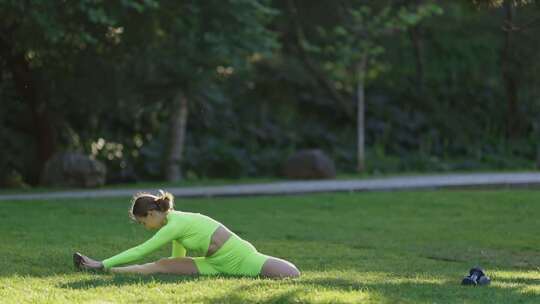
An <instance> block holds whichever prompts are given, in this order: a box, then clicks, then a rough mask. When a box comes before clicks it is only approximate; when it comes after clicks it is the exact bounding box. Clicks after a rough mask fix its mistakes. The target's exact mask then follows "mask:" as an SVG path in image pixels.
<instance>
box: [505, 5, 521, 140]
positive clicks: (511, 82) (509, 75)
mask: <svg viewBox="0 0 540 304" xmlns="http://www.w3.org/2000/svg"><path fill="white" fill-rule="evenodd" d="M503 6H504V12H505V21H504V23H505V26H504V27H503V28H504V31H505V35H504V47H503V50H502V78H503V81H504V88H505V91H506V135H507V137H508V138H510V139H516V138H517V137H518V136H519V133H520V126H519V123H520V122H519V117H518V116H519V113H518V81H517V79H516V75H515V72H514V68H515V65H514V64H513V62H512V61H513V60H515V58H514V57H515V56H514V55H513V47H512V31H513V30H514V29H513V19H514V7H513V5H512V1H511V0H505V1H504V5H503Z"/></svg>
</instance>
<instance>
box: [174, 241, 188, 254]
mask: <svg viewBox="0 0 540 304" xmlns="http://www.w3.org/2000/svg"><path fill="white" fill-rule="evenodd" d="M185 256H186V248H184V246H182V244H181V243H180V242H179V241H177V240H173V241H172V253H171V258H181V257H185Z"/></svg>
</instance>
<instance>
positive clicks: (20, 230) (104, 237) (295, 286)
mask: <svg viewBox="0 0 540 304" xmlns="http://www.w3.org/2000/svg"><path fill="white" fill-rule="evenodd" d="M536 196H537V195H536V192H535V191H455V192H454V191H427V192H384V193H356V194H345V193H341V194H324V195H308V196H293V197H291V196H288V197H256V198H227V199H189V200H183V199H180V200H178V202H177V207H178V208H179V209H182V210H187V211H193V212H201V213H204V214H207V215H210V216H212V217H214V218H216V219H217V220H219V221H221V222H223V223H224V224H225V225H227V226H228V227H229V228H230V229H232V230H233V231H235V232H236V233H238V234H239V235H240V236H242V237H243V238H245V239H247V240H249V241H251V242H252V243H253V244H254V245H255V246H256V247H257V248H258V249H259V250H260V251H261V252H263V253H267V254H270V255H275V256H279V257H283V258H286V259H288V260H290V261H292V262H294V263H295V264H296V265H298V266H299V268H300V269H301V270H302V272H303V274H302V277H301V278H300V279H295V280H284V281H276V280H265V279H251V278H231V277H204V276H201V277H181V276H171V275H156V276H137V275H110V274H88V273H79V272H75V271H73V268H72V265H71V253H72V252H73V251H75V250H80V251H82V252H83V253H87V254H89V255H90V256H92V257H95V258H98V259H102V258H106V257H108V256H110V255H112V254H114V253H116V252H118V251H120V250H123V249H126V248H128V247H130V246H133V245H136V244H138V243H140V242H142V241H144V240H145V239H147V238H148V237H149V236H150V235H151V232H148V231H145V230H144V229H142V228H141V227H139V226H137V225H135V224H133V223H130V222H129V219H128V218H127V212H126V210H127V206H128V205H129V198H126V199H100V200H58V201H35V202H31V201H28V202H4V203H1V204H0V206H1V208H0V216H1V218H2V220H1V221H0V230H1V231H2V240H1V242H2V243H1V246H0V256H1V257H2V259H0V302H1V303H4V302H5V303H73V302H83V303H84V302H87V303H133V302H145V303H150V302H151V303H170V302H178V303H249V302H254V303H463V302H466V303H537V302H538V298H539V297H540V269H539V266H540V235H539V234H538V231H539V228H540V226H539V225H538V223H539V222H538V217H539V215H540V203H539V202H538V200H537V198H536ZM168 253H169V248H163V249H162V250H160V251H159V252H157V253H155V254H153V255H152V256H150V257H148V259H147V260H153V259H157V258H159V257H161V256H166V255H168ZM475 265H480V266H482V267H484V268H485V270H486V272H487V274H488V275H489V276H490V277H491V278H492V280H493V282H492V284H491V285H490V286H486V287H476V288H475V287H463V286H461V285H460V282H461V279H462V278H463V276H464V275H465V274H466V273H467V272H468V270H469V268H470V267H472V266H475Z"/></svg>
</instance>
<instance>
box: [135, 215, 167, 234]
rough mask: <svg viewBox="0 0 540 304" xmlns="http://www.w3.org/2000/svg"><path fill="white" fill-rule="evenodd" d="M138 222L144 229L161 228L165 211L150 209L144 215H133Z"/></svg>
mask: <svg viewBox="0 0 540 304" xmlns="http://www.w3.org/2000/svg"><path fill="white" fill-rule="evenodd" d="M135 219H136V220H137V222H138V223H140V224H142V225H143V226H144V227H145V228H146V229H150V230H155V229H159V228H161V227H162V226H163V225H164V224H165V223H164V221H165V213H163V212H159V211H155V210H151V211H148V215H147V216H144V217H138V216H137V217H135Z"/></svg>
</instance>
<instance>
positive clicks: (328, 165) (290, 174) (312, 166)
mask: <svg viewBox="0 0 540 304" xmlns="http://www.w3.org/2000/svg"><path fill="white" fill-rule="evenodd" d="M282 171H283V175H284V176H286V177H287V178H292V179H324V178H335V177H336V167H335V165H334V162H333V161H332V160H331V159H330V158H329V157H328V156H326V154H324V152H322V151H321V150H318V149H314V150H300V151H298V152H296V153H295V154H293V155H292V156H291V157H289V159H287V161H286V162H285V164H284V165H283V169H282Z"/></svg>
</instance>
